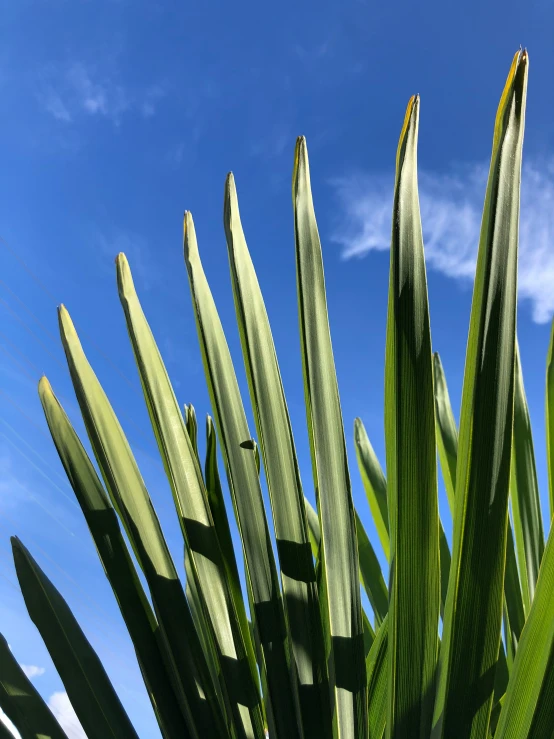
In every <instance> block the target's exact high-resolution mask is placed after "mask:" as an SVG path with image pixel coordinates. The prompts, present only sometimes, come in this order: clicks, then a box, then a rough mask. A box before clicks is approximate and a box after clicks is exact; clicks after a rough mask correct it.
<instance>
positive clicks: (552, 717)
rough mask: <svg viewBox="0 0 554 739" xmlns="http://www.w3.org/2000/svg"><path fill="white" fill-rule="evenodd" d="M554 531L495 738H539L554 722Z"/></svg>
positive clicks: (548, 545)
mask: <svg viewBox="0 0 554 739" xmlns="http://www.w3.org/2000/svg"><path fill="white" fill-rule="evenodd" d="M553 602H554V533H553V532H551V533H550V536H549V537H548V543H547V546H546V550H545V552H544V557H543V562H542V564H541V568H540V572H539V577H538V580H537V587H536V591H535V597H534V599H533V603H532V606H531V610H530V612H529V616H528V618H527V621H526V623H525V627H524V629H523V633H522V635H521V641H520V643H519V646H518V649H517V653H516V658H515V662H514V667H513V670H512V674H511V677H510V682H509V684H508V690H507V691H506V696H505V698H504V701H503V705H502V711H501V713H500V718H499V720H498V728H497V730H496V734H495V739H539V737H550V736H552V727H553V726H554V619H553V618H552V603H553Z"/></svg>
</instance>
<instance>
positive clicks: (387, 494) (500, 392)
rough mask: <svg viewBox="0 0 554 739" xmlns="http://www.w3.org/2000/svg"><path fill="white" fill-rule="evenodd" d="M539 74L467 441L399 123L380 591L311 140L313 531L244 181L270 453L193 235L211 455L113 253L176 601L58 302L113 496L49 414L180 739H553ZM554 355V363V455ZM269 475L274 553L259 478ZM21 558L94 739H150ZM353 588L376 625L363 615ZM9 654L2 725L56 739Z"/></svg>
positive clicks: (517, 75) (164, 725)
mask: <svg viewBox="0 0 554 739" xmlns="http://www.w3.org/2000/svg"><path fill="white" fill-rule="evenodd" d="M527 72H528V57H527V53H526V52H525V51H519V52H518V53H517V54H516V55H515V57H514V60H513V63H512V66H511V69H510V73H509V75H508V79H507V82H506V86H505V88H504V91H503V94H502V98H501V100H500V105H499V108H498V113H497V117H496V122H495V128H494V139H493V150H492V157H491V166H490V173H489V180H488V186H487V192H486V199H485V206H484V211H483V221H482V227H481V236H480V242H479V252H478V261H477V271H476V276H475V285H474V293H473V303H472V309H471V320H470V327H469V338H468V345H467V356H466V365H465V375H464V389H463V398H462V407H461V414H460V428H459V433H458V429H457V427H456V423H455V420H454V415H453V412H452V408H451V405H450V399H449V395H448V389H447V385H446V380H445V377H444V372H443V369H442V365H441V362H440V359H439V357H438V355H437V354H435V355H433V354H432V342H431V331H430V322H429V306H428V297H427V283H426V272H425V258H424V248H423V238H422V227H421V220H420V213H419V200H418V187H417V138H418V126H419V106H420V101H419V98H418V97H414V98H412V99H411V100H410V101H409V103H408V108H407V111H406V117H405V120H404V125H403V127H402V131H401V134H400V141H399V145H398V152H397V159H396V181H395V192H394V205H393V228H392V238H391V258H390V259H391V261H390V283H389V305H388V322H387V342H386V359H385V440H386V469H387V479H386V478H385V475H384V473H383V471H382V469H381V466H380V464H379V461H378V459H377V457H376V455H375V453H374V451H373V448H372V446H371V443H370V441H369V439H368V437H367V434H366V431H365V429H364V427H363V424H362V422H361V421H360V420H359V419H356V422H355V446H356V457H357V461H358V466H359V469H360V472H361V475H362V480H363V484H364V488H365V491H366V493H367V498H368V502H369V507H370V510H371V513H372V515H373V518H374V521H375V525H376V530H377V532H378V535H379V539H380V543H381V545H382V548H383V551H384V553H385V556H386V557H387V559H388V561H389V583H388V586H387V585H386V583H385V580H384V578H383V575H382V572H381V567H380V564H379V560H378V558H377V556H376V554H375V551H374V548H373V545H372V542H371V541H370V539H369V537H368V536H367V533H366V532H365V530H364V527H363V525H362V523H361V520H360V518H359V516H358V514H357V512H356V510H355V507H354V504H353V500H352V492H351V482H350V472H349V466H348V461H347V452H346V445H345V437H344V429H343V418H342V413H341V406H340V399H339V391H338V385H337V379H336V373H335V366H334V359H333V351H332V346H331V336H330V331H329V321H328V314H327V302H326V296H325V281H324V274H323V262H322V255H321V245H320V240H319V233H318V228H317V223H316V218H315V212H314V205H313V201H312V195H311V189H310V172H309V165H308V153H307V147H306V141H305V140H304V139H303V138H300V139H298V141H297V144H296V151H295V158H294V173H293V210H294V235H295V246H296V266H297V288H298V306H299V318H300V321H299V322H300V340H301V350H302V361H303V378H304V391H305V400H306V415H307V425H308V434H309V439H310V448H311V461H312V471H313V480H314V487H315V491H316V508H317V511H316V510H315V509H314V508H313V507H312V505H311V504H310V503H309V502H308V500H307V499H306V498H305V497H304V492H303V488H302V483H301V480H300V473H299V467H298V460H297V456H296V451H295V445H294V439H293V435H292V429H291V423H290V418H289V414H288V410H287V405H286V401H285V395H284V391H283V385H282V382H281V376H280V371H279V365H278V362H277V355H276V352H275V347H274V343H273V339H272V335H271V331H270V326H269V320H268V316H267V313H266V309H265V305H264V301H263V298H262V293H261V291H260V287H259V284H258V280H257V277H256V273H255V271H254V266H253V263H252V260H251V257H250V253H249V250H248V247H247V244H246V240H245V236H244V232H243V229H242V224H241V220H240V214H239V206H238V200H237V193H236V189H235V183H234V179H233V176H232V175H229V176H228V178H227V181H226V185H225V203H224V226H225V234H226V237H227V247H228V255H229V262H230V268H231V281H232V287H233V294H234V299H235V307H236V315H237V322H238V326H239V330H240V337H241V344H242V353H243V359H244V363H245V367H246V374H247V378H248V386H249V391H250V401H251V404H252V408H253V410H254V419H255V425H256V438H257V440H258V442H256V441H254V439H253V438H252V433H251V431H250V429H249V427H248V423H247V419H246V413H245V409H244V405H243V399H242V398H241V394H240V392H239V387H238V383H237V379H236V375H235V370H234V366H233V361H232V358H231V355H230V352H229V349H228V345H227V342H226V339H225V335H224V333H223V329H222V325H221V322H220V319H219V315H218V312H217V309H216V305H215V302H214V300H213V297H212V293H211V291H210V287H209V285H208V281H207V279H206V275H205V274H204V270H203V267H202V262H201V259H200V253H199V250H198V244H197V239H196V232H195V227H194V223H193V220H192V216H191V214H190V213H186V214H185V219H184V254H185V262H186V267H187V271H188V277H189V283H190V289H191V294H192V302H193V308H194V315H195V319H196V324H197V328H198V337H199V342H200V348H201V352H202V358H203V362H204V369H205V374H206V381H207V385H208V390H209V394H210V399H211V405H212V410H213V415H214V422H212V419H211V418H210V417H209V416H208V419H207V424H206V448H207V452H206V457H205V459H200V457H199V454H198V446H197V437H198V428H197V421H196V415H195V411H194V408H193V407H192V406H191V405H189V406H186V407H185V409H184V412H183V411H182V409H181V408H180V406H179V404H178V402H177V400H176V397H175V394H174V391H173V389H172V387H171V384H170V381H169V377H168V374H167V372H166V369H165V366H164V363H163V360H162V357H161V354H160V352H159V350H158V348H157V346H156V343H155V340H154V337H153V335H152V332H151V330H150V328H149V325H148V323H147V320H146V317H145V315H144V313H143V311H142V308H141V305H140V302H139V299H138V297H137V294H136V292H135V288H134V285H133V280H132V276H131V271H130V268H129V265H128V263H127V260H126V258H125V256H124V255H122V254H120V255H119V257H118V258H117V284H118V289H119V295H120V298H121V303H122V306H123V310H124V314H125V319H126V322H127V328H128V332H129V337H130V340H131V344H132V348H133V352H134V355H135V360H136V364H137V367H138V372H139V375H140V380H141V385H142V389H143V392H144V397H145V400H146V405H147V408H148V412H149V414H150V419H151V422H152V427H153V430H154V432H155V436H156V440H157V443H158V446H159V451H160V455H161V457H162V460H163V464H164V467H165V471H166V473H167V477H168V480H169V483H170V487H171V491H172V494H173V499H174V503H175V509H176V513H177V516H178V519H179V523H180V526H181V531H182V535H183V540H184V545H185V549H184V551H185V557H184V568H185V572H186V584H185V585H183V584H182V582H181V579H180V577H179V574H178V568H177V566H176V565H175V563H174V562H173V559H172V557H171V555H170V552H169V548H168V546H167V543H166V540H165V538H164V534H163V532H162V529H161V526H160V524H159V521H158V518H157V515H156V512H155V510H154V506H153V504H152V501H151V499H150V496H149V494H148V491H147V489H146V486H145V484H144V481H143V479H142V477H141V474H140V471H139V469H138V466H137V464H136V461H135V459H134V457H133V453H132V451H131V448H130V446H129V444H128V442H127V439H126V437H125V434H124V432H123V429H122V427H121V425H120V423H119V421H118V419H117V418H116V415H115V414H114V412H113V410H112V407H111V405H110V402H109V400H108V398H107V396H106V395H105V393H104V391H103V389H102V387H101V385H100V383H99V382H98V379H97V378H96V376H95V374H94V372H93V369H92V367H91V366H90V364H89V362H88V360H87V358H86V356H85V354H84V352H83V349H82V347H81V344H80V342H79V338H78V336H77V333H76V331H75V328H74V326H73V323H72V321H71V318H70V316H69V314H68V312H67V311H66V309H65V308H64V307H63V306H62V307H61V308H60V310H59V323H60V332H61V337H62V342H63V346H64V349H65V353H66V357H67V362H68V366H69V371H70V374H71V378H72V381H73V385H74V388H75V392H76V395H77V399H78V402H79V406H80V409H81V413H82V417H83V420H84V423H85V427H86V430H87V434H88V437H89V440H90V443H91V446H92V449H93V452H94V456H95V458H96V462H97V464H98V468H99V470H100V473H101V479H100V477H99V476H98V475H97V473H96V471H95V468H94V466H93V464H92V462H91V461H90V459H89V458H88V456H87V453H86V451H85V449H84V447H83V445H82V444H81V442H80V440H79V438H78V436H77V434H76V433H75V431H74V429H73V427H72V426H71V423H70V421H69V419H68V417H67V415H66V414H65V412H64V410H63V408H62V407H61V405H60V403H59V402H58V400H57V399H56V397H55V395H54V393H53V391H52V389H51V387H50V384H49V383H48V380H47V379H46V378H42V380H41V381H40V385H39V393H40V398H41V401H42V405H43V407H44V412H45V415H46V419H47V422H48V426H49V428H50V431H51V434H52V437H53V439H54V443H55V444H56V447H57V450H58V453H59V456H60V459H61V462H62V464H63V466H64V468H65V471H66V473H67V475H68V478H69V481H70V483H71V486H72V488H73V490H74V492H75V495H76V498H77V501H78V503H79V505H80V507H81V509H82V511H83V514H84V516H85V518H86V521H87V524H88V527H89V529H90V532H91V535H92V537H93V539H94V542H95V545H96V548H97V551H98V554H99V557H100V559H101V562H102V564H103V567H104V570H105V572H106V575H107V577H108V579H109V581H110V584H111V586H112V588H113V591H114V594H115V596H116V598H117V602H118V605H119V607H120V609H121V612H122V615H123V618H124V619H125V622H126V624H127V627H128V630H129V634H130V636H131V639H132V641H133V644H134V647H135V650H136V655H137V660H138V663H139V665H140V669H141V672H142V675H143V678H144V681H145V684H146V687H147V690H148V693H149V695H150V698H151V701H152V706H153V709H154V711H155V713H156V716H157V719H158V722H159V726H160V731H161V733H162V734H163V736H164V737H166V738H167V739H178V738H179V739H180V738H181V737H190V738H191V739H204V738H205V737H215V738H218V737H219V738H220V739H224V738H225V739H227V738H228V737H233V738H236V739H239V738H243V737H244V738H245V737H249V738H250V737H252V738H253V739H262V738H263V737H264V735H265V732H266V730H268V731H269V735H270V737H271V739H300V738H301V737H304V738H306V739H308V737H318V739H319V738H320V737H323V738H325V737H327V738H328V739H332V738H333V739H334V738H340V739H350V738H352V739H366V738H373V737H382V736H383V734H384V733H386V736H387V737H390V738H391V739H392V738H394V739H400V738H403V737H410V738H411V739H415V738H417V737H420V738H421V739H427V738H428V737H433V739H442V738H444V739H450V738H451V737H468V738H469V737H471V738H472V739H481V738H482V739H486V738H487V737H489V736H491V735H494V736H495V737H497V738H498V739H507V738H508V737H510V738H512V737H513V739H524V738H525V737H529V738H531V737H547V736H550V735H551V733H552V726H554V667H553V664H554V606H553V605H552V604H553V603H554V543H553V539H552V537H550V538H549V541H548V543H547V545H546V547H545V543H544V534H543V526H542V520H541V514H540V505H539V493H538V488H537V478H536V472H535V462H534V453H533V442H532V437H531V427H530V422H529V414H528V410H527V403H526V399H525V391H524V386H523V380H522V374H521V365H520V361H519V354H518V349H517V340H516V293H517V291H516V283H517V279H516V278H517V249H518V219H519V191H520V175H521V154H522V144H523V130H524V120H525V100H526V90H527ZM551 354H552V349H551V350H550V359H549V365H548V378H547V415H548V424H547V428H548V435H547V444H548V458H549V460H551V459H553V458H554V456H553V455H554V451H553V448H554V442H553V441H552V433H551V425H552V424H551V423H550V419H551V418H552V416H553V411H552V408H554V394H553V391H552V388H553V387H554V381H552V377H554V371H553V370H552V367H553V363H552V361H551ZM216 434H217V440H216ZM218 441H219V450H220V452H221V455H222V459H223V464H224V468H225V473H226V477H227V483H228V487H229V491H230V496H231V500H232V505H233V513H234V516H235V518H236V522H237V525H238V530H239V533H240V537H241V542H242V554H243V558H242V560H240V562H239V561H237V558H236V553H235V551H234V549H233V545H232V540H231V534H230V528H229V520H228V517H227V511H226V508H225V503H224V498H223V493H222V485H221V481H220V477H219V470H218V463H217V443H218ZM258 443H259V448H258ZM437 448H438V452H439V459H440V464H441V468H442V474H443V478H444V483H445V488H446V492H447V495H448V502H449V504H450V510H451V514H452V519H453V536H452V553H450V549H449V545H448V541H447V537H446V535H445V532H444V528H443V525H442V522H441V520H440V518H439V512H438V492H437V469H436V466H437V464H436V459H437ZM262 464H263V467H264V472H265V478H266V480H267V488H268V492H269V499H270V502H271V521H272V525H273V529H274V533H275V538H276V542H277V547H276V549H277V551H276V552H274V548H273V545H272V541H271V536H270V528H269V527H270V524H269V522H268V517H267V515H266V511H265V508H264V502H263V496H262V487H261V484H260V466H261V465H262ZM551 488H552V482H551ZM550 499H551V500H552V499H553V493H552V489H551V491H550ZM509 500H511V504H512V512H513V513H512V517H510V516H509ZM121 527H123V530H124V532H125V534H126V536H127V539H128V541H129V543H130V546H131V548H132V554H131V552H130V551H129V550H128V548H127V544H126V541H125V539H124V537H123V534H122V531H121ZM13 550H14V558H15V564H16V570H17V575H18V578H19V582H20V585H21V589H22V592H23V595H24V598H25V602H26V604H27V608H28V611H29V614H30V616H31V618H32V619H33V621H34V623H35V624H36V626H37V628H38V629H39V631H40V633H41V636H42V637H43V639H44V642H45V644H46V646H47V648H48V650H49V652H50V654H51V656H52V659H53V661H54V664H55V665H56V668H57V670H58V672H59V674H60V677H61V679H62V681H63V682H64V685H65V687H66V690H67V693H68V696H69V698H70V700H71V703H72V705H73V707H74V708H75V711H76V713H77V716H78V718H79V720H80V722H81V724H82V725H83V727H84V730H85V732H86V733H87V735H88V736H89V737H91V739H96V738H98V739H105V738H106V737H114V739H115V738H116V737H117V739H126V738H129V737H136V735H137V734H136V731H135V729H134V728H133V726H132V725H131V723H130V721H129V719H128V717H127V715H126V713H125V711H124V709H123V707H122V705H121V703H120V701H119V699H118V697H117V695H116V694H115V692H114V690H113V687H112V685H111V683H110V680H109V678H108V676H107V674H106V672H105V671H104V669H103V667H102V665H101V663H100V661H99V660H98V658H97V656H96V654H95V652H94V650H93V648H92V647H91V645H90V643H89V642H88V640H87V638H86V636H85V635H84V633H83V632H82V630H81V629H80V627H79V625H78V624H77V622H76V621H75V619H74V617H73V615H72V614H71V611H70V609H69V607H68V606H67V604H66V603H65V601H64V600H63V598H62V596H61V595H60V594H59V593H58V592H57V590H56V589H55V588H54V586H53V585H52V583H51V582H50V581H49V580H48V578H47V577H46V575H45V574H44V573H43V572H42V571H41V570H40V568H39V567H38V565H37V564H36V562H35V561H34V560H33V558H32V556H31V554H30V553H29V552H28V551H27V549H26V548H25V547H24V546H23V544H22V543H21V542H20V541H18V540H17V539H14V540H13ZM132 555H134V556H132ZM135 562H136V565H135ZM136 566H138V567H139V568H140V570H141V571H142V574H143V575H144V581H145V583H146V588H147V591H148V592H146V591H145V589H144V588H143V585H142V584H141V579H139V576H138V573H137V570H136ZM241 567H244V573H245V580H246V598H245V596H244V594H243V592H242V589H241V584H240V578H239V571H240V568H241ZM361 587H363V589H364V591H365V592H366V594H367V596H368V598H369V602H370V604H371V610H372V619H373V623H372V621H371V620H370V618H369V617H368V615H366V613H365V612H364V610H363V608H362V599H361ZM441 618H442V632H441V638H440V639H439V626H440V620H441ZM502 627H503V628H504V637H503V638H502ZM0 650H1V652H2V660H1V661H0V706H2V708H3V709H4V711H5V712H6V713H7V714H8V716H9V717H10V718H11V719H12V721H13V722H14V723H15V725H16V726H17V727H18V728H19V730H20V732H21V734H22V736H23V737H24V738H27V737H39V736H40V737H52V739H58V738H59V737H63V736H64V732H63V731H62V729H61V728H60V727H59V726H58V724H57V723H56V722H55V720H54V719H53V717H52V715H51V714H50V712H49V710H48V708H47V707H46V706H45V704H44V703H43V701H42V699H41V698H40V696H39V695H38V693H37V692H36V691H35V690H34V688H33V687H32V685H31V684H30V683H29V681H28V680H27V679H26V677H25V675H24V674H23V673H22V672H21V669H20V668H19V666H18V665H17V663H16V661H15V659H14V657H13V656H12V655H11V653H10V651H9V649H8V648H7V645H6V644H5V642H4V641H2V642H0Z"/></svg>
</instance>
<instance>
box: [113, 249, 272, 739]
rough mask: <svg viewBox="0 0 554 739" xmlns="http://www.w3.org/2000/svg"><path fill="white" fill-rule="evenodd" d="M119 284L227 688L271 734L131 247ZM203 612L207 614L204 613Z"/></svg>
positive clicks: (241, 709) (237, 707) (240, 711)
mask: <svg viewBox="0 0 554 739" xmlns="http://www.w3.org/2000/svg"><path fill="white" fill-rule="evenodd" d="M117 284H118V288H119V296H120V299H121V304H122V306H123V310H124V312H125V318H126V321H127V329H128V331H129V336H130V339H131V343H132V345H133V352H134V355H135V360H136V363H137V367H138V370H139V374H140V379H141V384H142V388H143V391H144V395H145V399H146V405H147V407H148V412H149V414H150V420H151V422H152V427H153V429H154V432H155V434H156V439H157V442H158V446H159V449H160V455H161V457H162V459H163V462H164V466H165V469H166V473H167V477H168V480H169V484H170V486H171V490H172V493H173V499H174V501H175V507H176V509H177V514H178V516H179V522H180V524H181V530H182V532H183V537H184V539H185V543H186V547H187V554H188V559H189V568H190V569H189V571H190V573H191V574H192V576H193V578H194V585H195V590H196V593H197V595H198V597H199V599H200V604H201V608H202V612H204V610H205V619H206V624H207V626H208V628H209V630H210V632H213V635H212V634H206V635H205V638H206V639H207V640H208V642H210V641H211V639H212V638H213V640H214V644H215V647H216V651H217V657H216V660H217V661H218V662H219V663H220V664H221V668H222V670H223V680H222V686H221V687H222V690H224V691H226V692H227V694H228V699H229V701H230V704H231V709H232V715H233V720H234V722H235V726H236V728H237V731H238V732H239V735H241V736H242V735H244V736H258V737H263V731H264V729H263V719H262V713H261V709H260V705H259V704H260V697H259V694H258V689H257V685H256V676H254V675H253V674H252V673H251V672H250V669H249V663H248V659H247V656H246V647H245V644H244V642H243V639H242V633H241V629H240V625H239V622H238V618H237V615H236V612H235V609H234V606H233V598H232V594H231V590H230V588H229V584H228V580H227V578H226V569H225V563H224V559H223V554H222V551H221V546H220V544H219V539H218V537H217V532H216V529H215V526H214V522H213V518H212V514H211V510H210V506H209V503H208V496H207V493H206V489H205V487H204V480H203V478H202V472H201V469H200V466H199V464H198V458H197V454H196V451H195V447H196V435H195V433H194V429H195V427H196V423H195V420H196V419H195V416H194V415H193V410H192V409H191V406H189V410H188V411H187V416H188V421H189V424H190V427H191V431H192V438H193V439H194V443H193V441H191V438H190V437H189V434H188V432H187V428H186V426H185V422H184V420H183V416H182V415H181V411H180V409H179V404H178V403H177V399H176V397H175V393H174V392H173V388H172V387H171V383H170V381H169V376H168V374H167V371H166V368H165V365H164V363H163V360H162V357H161V355H160V352H159V350H158V347H157V345H156V342H155V340H154V337H153V335H152V332H151V330H150V326H149V325H148V322H147V320H146V317H145V315H144V313H143V310H142V307H141V305H140V302H139V299H138V296H137V294H136V291H135V287H134V284H133V278H132V276H131V270H130V269H129V264H128V262H127V259H126V258H125V255H124V254H120V255H119V256H118V258H117ZM198 615H200V614H198Z"/></svg>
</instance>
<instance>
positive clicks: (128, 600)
mask: <svg viewBox="0 0 554 739" xmlns="http://www.w3.org/2000/svg"><path fill="white" fill-rule="evenodd" d="M39 396H40V401H41V403H42V407H43V410H44V415H45V416H46V421H47V423H48V428H49V429H50V433H51V435H52V439H53V441H54V444H55V446H56V449H57V450H58V454H59V456H60V460H61V462H62V465H63V467H64V470H65V472H66V474H67V477H68V479H69V482H70V484H71V487H72V488H73V491H74V493H75V497H76V498H77V501H78V503H79V505H80V506H81V510H82V511H83V514H84V516H85V520H86V522H87V525H88V527H89V530H90V533H91V535H92V538H93V540H94V543H95V545H96V550H97V552H98V556H99V558H100V561H101V562H102V566H103V567H104V571H105V573H106V576H107V578H108V580H109V582H110V585H111V586H112V589H113V591H114V595H115V597H116V600H117V603H118V605H119V608H120V610H121V615H122V616H123V618H124V620H125V625H126V626H127V629H128V631H129V636H130V637H131V639H132V641H133V645H134V647H135V650H136V653H137V659H138V661H139V663H140V667H141V672H142V675H143V677H144V681H145V683H146V688H147V690H148V693H149V696H150V700H151V702H152V707H153V708H154V711H155V713H156V715H157V717H158V721H159V723H160V726H161V728H162V731H163V732H164V736H165V737H166V738H167V739H178V737H187V736H189V733H188V729H187V727H186V724H185V722H184V719H183V716H182V714H181V710H180V708H179V704H178V702H177V699H176V697H175V694H174V692H173V688H172V686H171V681H170V680H169V677H168V674H167V671H166V668H165V665H164V661H163V656H162V653H161V651H160V644H159V634H158V631H159V626H158V623H157V621H156V618H155V616H154V614H153V613H152V608H151V606H150V603H149V602H148V599H147V597H146V594H145V592H144V589H143V587H142V585H141V583H140V580H139V578H138V575H137V572H136V570H135V566H134V564H133V561H132V559H131V556H130V554H129V551H128V549H127V545H126V544H125V541H124V539H123V536H122V535H121V531H120V528H119V522H118V520H117V514H116V512H115V511H114V509H113V506H112V504H111V503H110V500H109V498H108V496H107V495H106V492H105V491H104V488H103V486H102V483H101V482H100V480H99V479H98V475H97V474H96V470H95V469H94V467H93V465H92V462H91V461H90V459H89V457H88V455H87V453H86V451H85V449H84V447H83V445H82V444H81V441H80V439H79V437H78V436H77V434H76V432H75V430H74V429H73V426H72V425H71V423H70V421H69V418H68V417H67V415H66V413H65V411H64V409H63V408H62V406H61V405H60V403H59V401H58V399H57V398H56V396H55V395H54V392H53V390H52V388H51V386H50V383H49V382H48V380H47V379H46V377H43V378H42V379H41V381H40V383H39Z"/></svg>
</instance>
